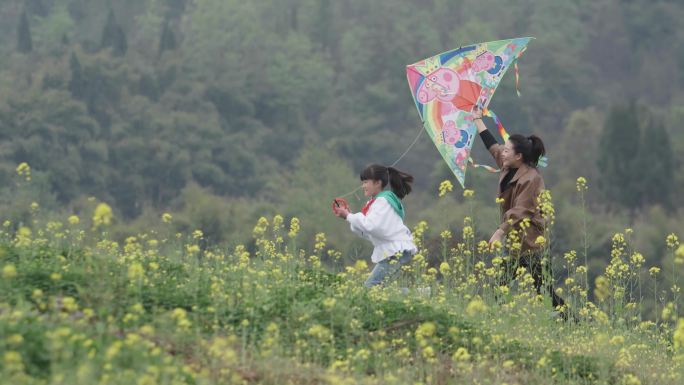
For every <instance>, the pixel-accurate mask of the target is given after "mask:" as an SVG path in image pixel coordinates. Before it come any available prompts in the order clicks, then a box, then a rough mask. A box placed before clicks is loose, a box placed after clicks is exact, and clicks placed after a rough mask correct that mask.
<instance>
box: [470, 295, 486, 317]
mask: <svg viewBox="0 0 684 385" xmlns="http://www.w3.org/2000/svg"><path fill="white" fill-rule="evenodd" d="M486 311H487V305H485V303H484V302H482V300H481V299H480V298H479V297H477V298H475V299H473V300H472V301H470V303H468V306H466V313H467V314H468V315H469V316H471V317H473V316H475V315H476V314H481V313H484V312H486Z"/></svg>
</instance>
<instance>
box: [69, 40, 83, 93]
mask: <svg viewBox="0 0 684 385" xmlns="http://www.w3.org/2000/svg"><path fill="white" fill-rule="evenodd" d="M69 70H70V72H71V79H70V80H69V92H71V95H72V96H73V97H74V98H76V99H81V100H83V99H84V97H85V88H84V86H83V68H82V67H81V61H80V60H78V56H76V54H75V53H73V52H72V53H71V58H70V59H69Z"/></svg>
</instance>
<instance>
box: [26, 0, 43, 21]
mask: <svg viewBox="0 0 684 385" xmlns="http://www.w3.org/2000/svg"><path fill="white" fill-rule="evenodd" d="M25 4H26V10H27V11H28V13H30V14H31V15H37V16H40V17H45V16H47V15H48V9H47V7H46V6H45V4H43V0H26V3H25Z"/></svg>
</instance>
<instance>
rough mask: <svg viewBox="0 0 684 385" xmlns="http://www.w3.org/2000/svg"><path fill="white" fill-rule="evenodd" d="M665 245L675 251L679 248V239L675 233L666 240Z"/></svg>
mask: <svg viewBox="0 0 684 385" xmlns="http://www.w3.org/2000/svg"><path fill="white" fill-rule="evenodd" d="M665 243H666V244H667V247H669V248H671V249H674V248H675V247H677V246H679V239H678V238H677V236H676V235H675V234H674V233H672V234H670V235H668V236H667V238H665Z"/></svg>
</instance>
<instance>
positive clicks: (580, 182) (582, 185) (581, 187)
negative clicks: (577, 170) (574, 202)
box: [576, 176, 587, 192]
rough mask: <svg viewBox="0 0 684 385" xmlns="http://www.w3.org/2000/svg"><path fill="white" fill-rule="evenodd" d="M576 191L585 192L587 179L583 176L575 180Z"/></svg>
mask: <svg viewBox="0 0 684 385" xmlns="http://www.w3.org/2000/svg"><path fill="white" fill-rule="evenodd" d="M576 187H577V191H580V192H582V191H586V190H587V179H586V178H585V177H583V176H581V177H579V178H577V183H576Z"/></svg>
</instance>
